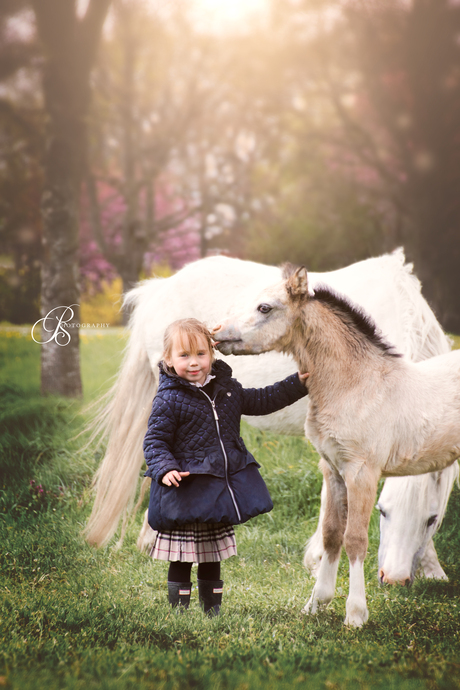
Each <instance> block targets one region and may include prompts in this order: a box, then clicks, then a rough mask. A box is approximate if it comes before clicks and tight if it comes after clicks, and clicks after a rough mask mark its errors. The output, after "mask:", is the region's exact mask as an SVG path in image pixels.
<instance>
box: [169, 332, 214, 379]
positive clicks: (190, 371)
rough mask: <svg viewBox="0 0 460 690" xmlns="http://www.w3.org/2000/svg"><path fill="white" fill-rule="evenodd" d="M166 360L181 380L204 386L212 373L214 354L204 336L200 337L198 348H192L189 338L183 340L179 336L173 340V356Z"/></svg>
mask: <svg viewBox="0 0 460 690" xmlns="http://www.w3.org/2000/svg"><path fill="white" fill-rule="evenodd" d="M165 359H166V364H167V365H168V367H174V370H175V372H176V374H177V375H178V376H180V377H181V379H185V380H186V381H191V382H192V383H200V384H201V385H203V384H204V382H205V381H206V377H207V375H208V374H209V372H210V371H211V365H212V353H211V352H210V351H209V346H208V343H207V342H206V340H205V338H204V337H202V336H201V337H200V336H198V338H197V343H196V348H191V347H190V343H189V342H188V338H187V336H185V338H183V337H182V338H181V337H180V335H178V334H177V335H176V336H175V338H174V340H173V346H172V350H171V356H170V357H169V358H165Z"/></svg>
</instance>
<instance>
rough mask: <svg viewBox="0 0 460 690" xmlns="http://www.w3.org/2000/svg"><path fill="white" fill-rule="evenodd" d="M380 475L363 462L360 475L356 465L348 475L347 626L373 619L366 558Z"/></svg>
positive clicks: (358, 624) (358, 625) (357, 626)
mask: <svg viewBox="0 0 460 690" xmlns="http://www.w3.org/2000/svg"><path fill="white" fill-rule="evenodd" d="M378 479H379V474H378V473H376V472H375V471H374V470H372V469H371V468H369V467H368V466H367V465H366V464H363V465H362V466H361V468H360V470H359V472H358V473H357V474H354V472H353V468H350V470H349V471H348V472H347V473H346V474H345V482H346V485H347V498H348V519H347V529H346V531H345V550H346V552H347V556H348V559H349V561H350V591H349V594H348V599H347V606H346V612H347V614H346V617H345V625H351V626H353V627H355V628H359V627H360V626H361V625H363V623H365V622H366V621H367V619H368V618H369V612H368V610H367V604H366V587H365V582H364V559H365V557H366V552H367V546H368V541H369V538H368V530H369V521H370V517H371V513H372V509H373V507H374V504H375V497H376V495H377V484H378Z"/></svg>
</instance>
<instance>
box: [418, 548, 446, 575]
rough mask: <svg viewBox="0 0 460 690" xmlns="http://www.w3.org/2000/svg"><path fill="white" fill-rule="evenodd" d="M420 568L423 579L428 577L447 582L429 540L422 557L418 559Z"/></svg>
mask: <svg viewBox="0 0 460 690" xmlns="http://www.w3.org/2000/svg"><path fill="white" fill-rule="evenodd" d="M420 568H421V569H422V571H423V575H424V577H430V578H433V579H435V580H448V579H449V578H448V577H447V575H446V573H445V572H444V570H443V569H442V567H441V564H440V562H439V561H438V555H437V553H436V549H435V548H434V544H433V539H430V541H429V542H428V544H427V545H426V548H425V551H424V552H423V556H422V557H421V559H420Z"/></svg>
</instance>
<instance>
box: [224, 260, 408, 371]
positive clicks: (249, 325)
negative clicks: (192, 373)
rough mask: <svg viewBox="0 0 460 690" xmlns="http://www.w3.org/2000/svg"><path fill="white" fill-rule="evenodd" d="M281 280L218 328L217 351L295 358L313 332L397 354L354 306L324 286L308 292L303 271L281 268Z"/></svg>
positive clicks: (303, 269)
mask: <svg viewBox="0 0 460 690" xmlns="http://www.w3.org/2000/svg"><path fill="white" fill-rule="evenodd" d="M282 278H283V279H282V280H281V281H279V282H278V283H276V284H274V285H272V286H270V287H268V288H266V289H265V290H263V292H261V293H260V294H259V295H258V297H257V298H256V299H255V300H254V301H253V303H252V304H250V305H249V306H248V307H247V308H246V309H244V308H242V310H241V311H240V313H239V314H238V315H237V317H236V318H231V319H228V320H226V321H224V322H222V324H221V325H220V326H219V327H217V329H216V330H215V332H214V337H215V339H216V340H217V341H218V343H219V344H218V349H219V350H220V351H221V352H223V353H224V354H258V353H260V352H266V351H268V350H278V351H284V352H291V353H292V354H294V356H296V358H298V357H299V356H300V351H299V348H300V349H302V348H304V347H305V344H306V342H305V338H306V337H307V338H308V337H310V336H311V333H312V330H313V329H316V330H317V333H318V334H319V335H320V336H321V337H322V338H326V337H327V331H329V336H330V338H331V339H332V340H334V339H340V338H344V337H345V338H347V337H348V338H350V340H353V341H362V342H363V343H367V344H368V345H371V346H374V347H376V348H377V349H378V350H380V352H381V353H383V354H386V355H391V356H395V355H396V353H395V352H394V351H393V349H392V347H391V345H389V344H388V343H386V342H385V340H384V339H383V337H382V336H381V334H380V332H379V331H378V329H377V327H376V325H375V323H374V322H373V320H372V319H371V318H370V317H369V316H368V315H367V314H365V313H364V312H363V311H362V310H361V309H360V308H359V307H357V306H356V305H354V304H352V303H351V302H350V301H349V300H347V299H346V298H345V297H342V296H340V295H337V294H336V293H335V292H334V291H333V290H331V289H330V288H328V287H324V286H321V287H315V290H314V291H312V290H311V289H310V288H309V283H308V274H307V270H306V268H305V266H300V267H296V266H293V265H292V264H285V265H284V266H283V272H282ZM315 306H321V307H322V309H320V310H319V309H315V308H314V307H315ZM311 307H313V308H311ZM326 316H329V317H332V318H326ZM334 322H335V324H336V330H334ZM337 326H340V328H338V327H337ZM331 329H332V330H331Z"/></svg>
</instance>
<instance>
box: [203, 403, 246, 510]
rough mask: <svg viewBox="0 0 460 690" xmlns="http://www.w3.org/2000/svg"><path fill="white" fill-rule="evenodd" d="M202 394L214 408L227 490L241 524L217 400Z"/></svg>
mask: <svg viewBox="0 0 460 690" xmlns="http://www.w3.org/2000/svg"><path fill="white" fill-rule="evenodd" d="M200 393H203V395H205V396H206V397H207V399H208V400H209V402H210V403H211V406H212V411H213V413H214V421H215V423H216V429H217V437H218V439H219V443H220V447H221V448H222V453H223V456H224V466H225V481H226V484H227V488H228V490H229V492H230V496H231V498H232V501H233V506H234V508H235V511H236V514H237V516H238V521H239V522H241V513H240V510H239V508H238V504H237V502H236V498H235V494H234V493H233V489H232V487H231V486H230V480H229V478H228V457H227V453H226V452H225V447H224V443H223V441H222V437H221V435H220V426H219V415H218V414H217V409H216V403H215V400H212V399H211V398H210V397H209V395H208V394H207V393H205V392H204V391H203V390H200Z"/></svg>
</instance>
